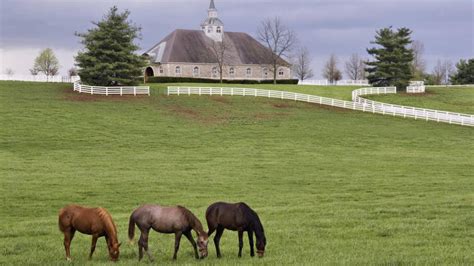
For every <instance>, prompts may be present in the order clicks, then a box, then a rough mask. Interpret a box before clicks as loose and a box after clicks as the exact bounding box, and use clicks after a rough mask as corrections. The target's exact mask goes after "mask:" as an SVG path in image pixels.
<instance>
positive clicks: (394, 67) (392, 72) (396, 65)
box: [366, 27, 414, 90]
mask: <svg viewBox="0 0 474 266" xmlns="http://www.w3.org/2000/svg"><path fill="white" fill-rule="evenodd" d="M411 33H412V32H411V30H409V29H407V28H400V29H398V31H393V30H392V28H391V27H390V28H384V29H381V30H378V31H377V35H376V36H375V41H374V42H372V43H373V44H378V45H379V46H381V47H379V48H371V49H367V52H368V53H369V54H370V55H372V56H373V57H374V59H375V61H371V62H367V63H366V64H367V68H366V71H367V72H368V73H369V75H368V76H367V79H368V80H369V82H370V84H372V85H374V86H396V87H397V89H398V90H405V89H406V87H407V86H408V84H409V81H410V79H411V78H412V77H413V74H412V68H411V63H412V61H413V59H414V56H413V51H412V50H411V49H409V48H407V46H408V45H409V44H411V43H412V41H411V39H410V34H411Z"/></svg>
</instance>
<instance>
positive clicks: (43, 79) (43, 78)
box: [0, 74, 80, 83]
mask: <svg viewBox="0 0 474 266" xmlns="http://www.w3.org/2000/svg"><path fill="white" fill-rule="evenodd" d="M0 80H9V81H30V82H55V83H74V82H76V81H79V80H80V77H79V76H72V77H65V76H46V75H36V76H33V75H3V74H0Z"/></svg>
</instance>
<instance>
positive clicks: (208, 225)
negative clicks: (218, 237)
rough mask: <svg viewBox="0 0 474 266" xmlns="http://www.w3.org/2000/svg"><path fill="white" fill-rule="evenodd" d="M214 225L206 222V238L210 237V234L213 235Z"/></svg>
mask: <svg viewBox="0 0 474 266" xmlns="http://www.w3.org/2000/svg"><path fill="white" fill-rule="evenodd" d="M216 227H217V226H216V225H215V224H211V223H210V222H209V221H207V228H209V231H207V236H208V237H211V235H212V233H214V231H216Z"/></svg>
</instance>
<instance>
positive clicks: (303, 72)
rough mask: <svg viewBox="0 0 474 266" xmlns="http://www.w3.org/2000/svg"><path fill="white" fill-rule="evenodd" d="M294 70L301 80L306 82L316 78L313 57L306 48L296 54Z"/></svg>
mask: <svg viewBox="0 0 474 266" xmlns="http://www.w3.org/2000/svg"><path fill="white" fill-rule="evenodd" d="M294 70H295V73H296V76H297V77H298V79H299V80H305V79H309V78H312V77H314V74H313V70H312V69H311V56H310V54H309V51H308V49H307V48H306V47H302V48H300V49H299V51H298V53H297V54H296V60H295V64H294Z"/></svg>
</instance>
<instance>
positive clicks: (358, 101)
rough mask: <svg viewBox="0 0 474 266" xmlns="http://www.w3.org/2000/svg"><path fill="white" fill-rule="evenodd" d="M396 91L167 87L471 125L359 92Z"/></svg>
mask: <svg viewBox="0 0 474 266" xmlns="http://www.w3.org/2000/svg"><path fill="white" fill-rule="evenodd" d="M386 93H396V88H395V87H384V88H363V89H359V90H355V91H354V92H353V94H352V97H353V98H352V99H353V101H352V102H350V101H344V100H338V99H333V98H326V97H320V96H316V95H310V94H302V93H294V92H286V91H274V90H262V89H251V88H215V87H174V86H172V87H168V90H167V94H168V95H210V96H213V95H216V96H217V95H220V96H253V97H267V98H276V99H285V100H294V101H301V102H308V103H315V104H322V105H329V106H334V107H339V108H346V109H351V110H357V111H363V112H371V113H377V114H382V115H391V116H399V117H405V118H406V117H411V118H415V119H423V120H426V121H436V122H444V123H449V124H457V125H462V126H474V116H473V115H467V114H460V113H452V112H445V111H438V110H430V109H422V108H415V107H407V106H401V105H393V104H385V103H380V102H376V101H371V100H368V99H364V98H362V97H360V96H362V95H369V94H386Z"/></svg>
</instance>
